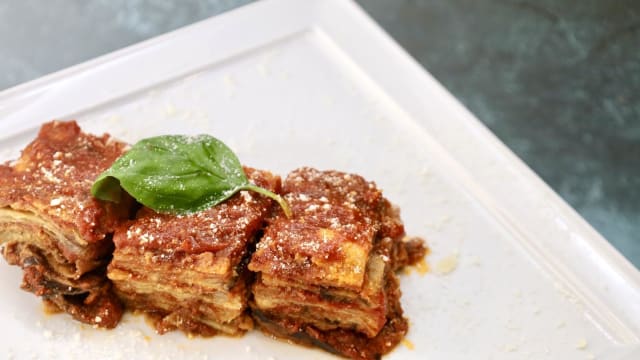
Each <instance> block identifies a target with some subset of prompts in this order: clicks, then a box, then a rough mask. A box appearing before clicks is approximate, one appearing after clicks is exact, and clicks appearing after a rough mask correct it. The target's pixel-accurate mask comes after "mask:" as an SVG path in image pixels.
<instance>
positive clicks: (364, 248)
mask: <svg viewBox="0 0 640 360" xmlns="http://www.w3.org/2000/svg"><path fill="white" fill-rule="evenodd" d="M283 194H284V197H285V199H286V200H287V202H288V203H289V205H290V206H291V208H292V210H293V217H292V218H287V217H286V216H284V214H283V213H282V211H275V212H274V216H273V217H271V218H270V219H269V221H268V225H267V226H266V228H265V230H264V236H263V237H262V239H261V240H260V241H259V242H258V244H257V246H256V251H255V253H254V254H253V256H252V258H251V261H250V263H249V269H250V270H251V271H254V272H257V275H256V280H255V282H254V284H253V286H252V294H253V300H252V301H251V303H250V306H251V311H252V314H253V318H254V319H255V321H256V323H257V324H258V325H259V326H260V327H261V328H262V329H263V331H265V332H268V333H270V334H273V335H276V336H279V337H284V338H287V339H290V340H292V341H294V342H299V343H304V344H308V345H315V346H319V347H321V348H323V349H325V350H328V351H331V352H333V353H336V354H338V355H342V356H346V357H350V358H354V359H374V358H377V357H379V356H381V355H382V354H385V353H387V352H389V351H390V350H391V349H393V347H395V346H396V345H397V344H398V343H399V342H400V340H401V339H402V338H403V337H404V335H405V334H406V332H407V329H408V323H407V320H406V319H405V318H404V317H403V316H402V308H401V306H400V290H399V287H398V280H397V277H396V274H395V271H396V270H397V269H398V268H400V267H401V266H404V265H407V264H409V263H411V262H415V261H416V259H419V258H421V257H422V256H423V255H424V253H425V251H426V249H425V247H424V245H423V242H422V241H421V240H419V239H410V240H407V238H406V237H405V232H404V226H403V224H402V222H401V220H400V217H399V212H398V210H397V209H395V208H394V207H393V206H392V205H391V204H390V203H389V201H387V200H386V199H385V198H384V197H383V196H382V192H381V191H380V190H379V189H377V187H376V186H375V184H374V183H372V182H368V181H366V180H365V179H363V178H362V177H360V176H358V175H353V174H347V173H342V172H338V171H319V170H315V169H311V168H301V169H298V170H295V171H293V172H291V173H290V174H289V175H288V176H287V178H286V180H285V181H284V183H283Z"/></svg>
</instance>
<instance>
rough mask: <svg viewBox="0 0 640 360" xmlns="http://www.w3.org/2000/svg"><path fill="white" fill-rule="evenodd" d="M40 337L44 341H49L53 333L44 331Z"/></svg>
mask: <svg viewBox="0 0 640 360" xmlns="http://www.w3.org/2000/svg"><path fill="white" fill-rule="evenodd" d="M42 335H43V336H44V338H45V339H51V338H52V337H53V332H51V330H45V331H43V332H42Z"/></svg>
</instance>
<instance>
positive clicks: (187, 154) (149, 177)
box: [91, 135, 291, 216]
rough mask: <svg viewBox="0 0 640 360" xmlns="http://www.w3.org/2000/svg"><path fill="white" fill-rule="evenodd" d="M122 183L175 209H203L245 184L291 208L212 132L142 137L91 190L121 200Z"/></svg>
mask: <svg viewBox="0 0 640 360" xmlns="http://www.w3.org/2000/svg"><path fill="white" fill-rule="evenodd" d="M122 189H124V190H125V191H126V192H127V193H129V194H130V195H131V196H133V197H134V198H135V199H136V200H138V202H140V203H142V204H143V205H145V206H147V207H149V208H151V209H154V210H156V211H158V212H169V213H175V214H184V213H190V212H196V211H200V210H204V209H207V208H210V207H211V206H214V205H217V204H219V203H221V202H223V201H225V200H226V199H228V198H229V197H231V196H233V195H234V194H235V193H237V192H238V191H240V190H252V191H257V192H259V193H261V194H263V195H266V196H269V197H270V198H272V199H274V200H276V201H277V202H278V203H279V204H280V205H281V206H282V207H283V209H284V210H285V214H287V216H289V215H290V214H291V210H290V209H289V206H288V205H287V204H286V202H285V201H284V199H282V198H281V197H280V196H279V195H277V194H274V193H273V192H271V191H269V190H266V189H263V188H260V187H258V186H256V185H253V184H251V183H250V182H249V180H248V179H247V176H246V175H245V173H244V171H243V169H242V165H241V164H240V161H239V160H238V158H237V157H236V155H235V154H234V153H233V151H231V149H229V147H227V146H226V145H225V144H224V143H223V142H221V141H220V140H218V139H216V138H214V137H212V136H209V135H198V136H184V135H165V136H157V137H152V138H148V139H144V140H141V141H139V142H138V143H136V144H135V145H134V146H133V147H131V149H130V150H129V151H128V152H127V153H125V154H124V155H123V156H121V157H120V158H119V159H118V160H116V161H115V162H114V164H113V165H112V166H111V167H110V168H109V169H107V170H106V171H104V172H103V173H102V174H100V175H99V176H98V178H97V179H96V181H95V183H94V184H93V186H92V188H91V193H92V194H93V196H95V197H96V198H98V199H102V200H107V201H114V202H118V201H120V198H121V196H122V194H121V192H122Z"/></svg>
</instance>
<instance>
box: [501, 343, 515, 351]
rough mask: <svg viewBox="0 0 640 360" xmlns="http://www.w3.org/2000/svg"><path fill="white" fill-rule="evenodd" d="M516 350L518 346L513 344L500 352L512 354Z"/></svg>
mask: <svg viewBox="0 0 640 360" xmlns="http://www.w3.org/2000/svg"><path fill="white" fill-rule="evenodd" d="M517 350H518V346H517V345H513V344H507V345H505V346H504V347H503V348H502V351H504V352H514V351H517Z"/></svg>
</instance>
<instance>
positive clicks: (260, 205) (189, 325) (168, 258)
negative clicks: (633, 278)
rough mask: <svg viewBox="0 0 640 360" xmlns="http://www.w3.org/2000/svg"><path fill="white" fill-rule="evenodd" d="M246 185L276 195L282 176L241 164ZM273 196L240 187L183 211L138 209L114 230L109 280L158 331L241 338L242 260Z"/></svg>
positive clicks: (245, 321) (245, 278) (246, 322)
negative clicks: (223, 197)
mask: <svg viewBox="0 0 640 360" xmlns="http://www.w3.org/2000/svg"><path fill="white" fill-rule="evenodd" d="M245 173H246V174H247V177H248V178H249V180H250V181H251V182H253V183H254V184H256V185H258V186H261V187H263V188H266V189H268V190H271V191H274V192H277V191H279V190H280V178H279V177H278V176H275V175H272V174H271V173H269V172H266V171H260V170H253V169H249V168H245ZM271 208H272V200H270V199H269V198H267V197H264V196H262V195H259V194H258V193H255V192H247V191H241V192H239V193H237V194H235V195H234V196H232V197H231V198H230V199H228V200H227V201H225V202H223V203H221V204H218V205H216V206H214V207H212V208H210V209H207V210H204V211H200V212H196V213H193V214H188V215H170V214H159V213H156V212H154V211H153V210H151V209H148V208H142V209H141V210H140V211H139V212H138V215H137V217H136V219H135V220H133V221H131V222H130V223H128V224H126V225H124V226H122V227H121V228H119V229H118V230H117V231H116V233H115V235H114V242H115V251H114V254H113V260H112V261H111V264H110V265H109V269H108V277H109V278H110V279H111V280H112V281H113V283H114V286H115V289H116V292H117V294H118V295H119V296H120V298H121V299H122V300H123V301H124V302H125V304H126V306H127V307H128V308H131V309H133V310H137V311H142V312H144V313H147V314H148V315H150V316H151V318H152V319H153V320H154V323H155V326H156V329H157V331H158V332H160V333H164V332H166V331H169V330H173V329H179V330H182V331H185V332H187V333H189V334H194V335H204V336H210V335H215V334H218V333H223V334H227V335H240V334H243V333H244V332H245V331H246V330H249V329H251V328H253V322H252V320H251V318H250V317H249V316H248V315H247V313H246V311H245V310H246V308H247V299H248V295H249V290H248V282H249V281H250V279H251V277H252V275H251V274H250V273H249V271H248V270H247V261H248V258H249V255H250V253H251V251H252V249H253V248H254V242H255V240H256V238H257V237H258V236H259V235H260V233H261V229H262V227H263V225H264V224H263V223H264V220H265V218H266V216H267V215H268V214H269V213H270V211H271Z"/></svg>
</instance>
